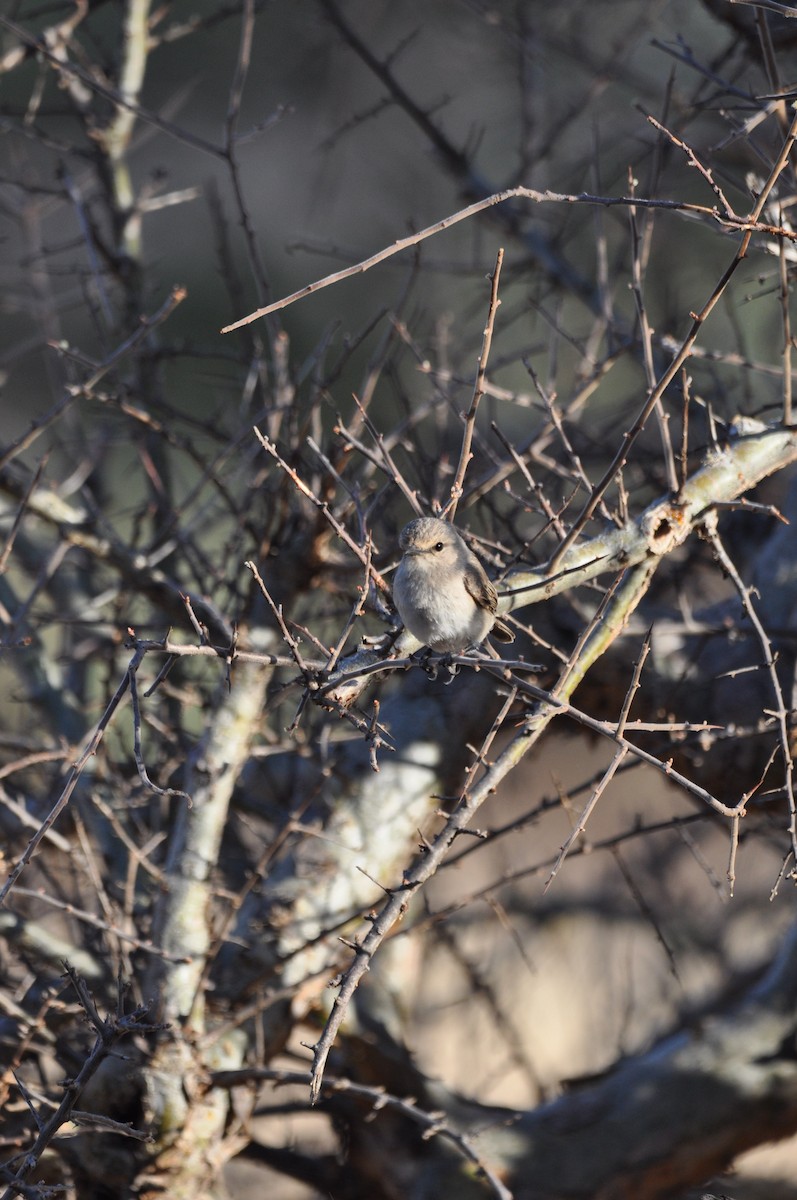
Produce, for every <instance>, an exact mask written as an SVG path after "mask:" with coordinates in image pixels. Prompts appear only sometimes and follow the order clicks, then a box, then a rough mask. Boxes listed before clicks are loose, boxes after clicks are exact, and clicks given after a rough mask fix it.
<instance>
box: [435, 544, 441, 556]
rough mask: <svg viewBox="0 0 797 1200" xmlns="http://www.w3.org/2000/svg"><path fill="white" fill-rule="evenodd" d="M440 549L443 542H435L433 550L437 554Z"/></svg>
mask: <svg viewBox="0 0 797 1200" xmlns="http://www.w3.org/2000/svg"><path fill="white" fill-rule="evenodd" d="M442 549H443V543H442V542H437V544H436V545H435V550H436V551H437V552H438V554H439V553H440V551H441V550H442Z"/></svg>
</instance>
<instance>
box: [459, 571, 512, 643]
mask: <svg viewBox="0 0 797 1200" xmlns="http://www.w3.org/2000/svg"><path fill="white" fill-rule="evenodd" d="M465 590H466V591H467V592H469V593H470V595H471V596H472V597H473V599H474V600H475V601H476V603H477V604H478V606H479V608H486V609H487V611H488V612H491V613H492V614H493V616H495V613H496V612H497V611H498V592H497V591H496V590H495V585H494V584H492V583H491V582H490V580H489V579H488V578H487V575H486V574H485V571H484V567H483V566H482V565H481V563H480V562H479V560H478V559H477V558H474V559H473V561H472V562H469V563H468V565H467V566H466V567H465ZM492 633H493V637H496V638H498V641H499V642H514V640H515V635H514V633H513V632H512V630H511V629H510V628H509V626H508V625H505V624H504V622H503V621H499V620H498V619H497V618H496V621H495V623H494V624H493V629H492Z"/></svg>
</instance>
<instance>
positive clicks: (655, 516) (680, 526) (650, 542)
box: [640, 500, 690, 555]
mask: <svg viewBox="0 0 797 1200" xmlns="http://www.w3.org/2000/svg"><path fill="white" fill-rule="evenodd" d="M640 530H641V532H642V535H643V537H644V538H645V541H646V542H647V546H648V550H649V551H650V553H651V554H656V555H662V554H668V553H669V552H670V550H673V549H674V548H675V547H676V546H680V545H681V543H682V542H684V541H686V538H687V537H688V536H689V531H690V524H689V519H688V517H687V514H686V511H685V509H684V507H683V505H681V504H676V503H675V502H673V501H671V500H665V501H664V502H663V503H662V504H656V505H654V506H653V508H649V509H648V511H647V512H646V513H643V515H642V518H641V520H640Z"/></svg>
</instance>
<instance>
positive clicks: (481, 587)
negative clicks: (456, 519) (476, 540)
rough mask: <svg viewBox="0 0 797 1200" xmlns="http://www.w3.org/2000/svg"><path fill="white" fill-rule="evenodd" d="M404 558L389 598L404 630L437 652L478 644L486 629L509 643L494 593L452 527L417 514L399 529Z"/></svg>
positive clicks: (510, 634) (479, 565) (510, 638)
mask: <svg viewBox="0 0 797 1200" xmlns="http://www.w3.org/2000/svg"><path fill="white" fill-rule="evenodd" d="M399 546H400V547H401V549H402V550H403V551H404V557H403V558H402V560H401V562H400V563H399V565H398V569H397V571H396V578H395V580H394V582H393V599H394V600H395V602H396V608H397V609H398V611H399V616H400V617H401V619H402V621H403V622H404V624H405V625H406V627H407V629H409V631H410V633H412V634H414V636H415V637H416V638H417V639H418V641H419V642H423V644H424V645H425V646H431V648H432V650H438V651H440V653H442V654H454V653H456V652H457V651H459V650H466V649H467V648H468V646H478V644H479V643H480V642H481V641H483V640H484V638H486V637H487V634H488V633H490V631H491V630H492V632H493V634H494V635H495V637H497V638H498V640H499V641H501V642H513V641H514V640H515V635H514V634H513V632H512V630H511V629H510V628H509V627H508V626H507V625H505V624H504V622H503V621H500V620H498V618H497V617H496V610H497V608H498V593H497V592H496V590H495V587H494V586H493V584H492V583H491V582H490V580H489V579H488V578H487V575H486V574H485V571H484V567H483V566H482V565H481V563H480V562H479V560H478V558H477V557H476V555H475V554H473V553H472V551H471V550H469V549H468V547H467V546H466V545H465V543H464V542H463V540H462V538H461V537H460V536H459V534H458V533H457V531H456V529H455V528H454V526H453V525H449V523H448V522H447V521H440V520H438V519H437V517H419V518H418V520H417V521H410V523H409V525H406V526H405V527H404V529H402V531H401V535H400V536H399Z"/></svg>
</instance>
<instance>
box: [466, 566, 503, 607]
mask: <svg viewBox="0 0 797 1200" xmlns="http://www.w3.org/2000/svg"><path fill="white" fill-rule="evenodd" d="M465 590H466V591H467V592H469V593H470V595H471V596H472V597H473V599H474V600H475V601H476V603H477V604H478V606H479V608H486V609H487V611H488V612H491V613H494V612H495V611H496V609H497V608H498V592H497V591H496V590H495V588H494V587H493V585H492V584H491V583H490V580H489V579H488V578H487V576H486V575H485V573H484V567H483V566H482V565H481V563H480V562H479V560H478V559H477V558H474V559H473V560H472V562H469V563H468V564H467V566H466V567H465Z"/></svg>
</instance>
